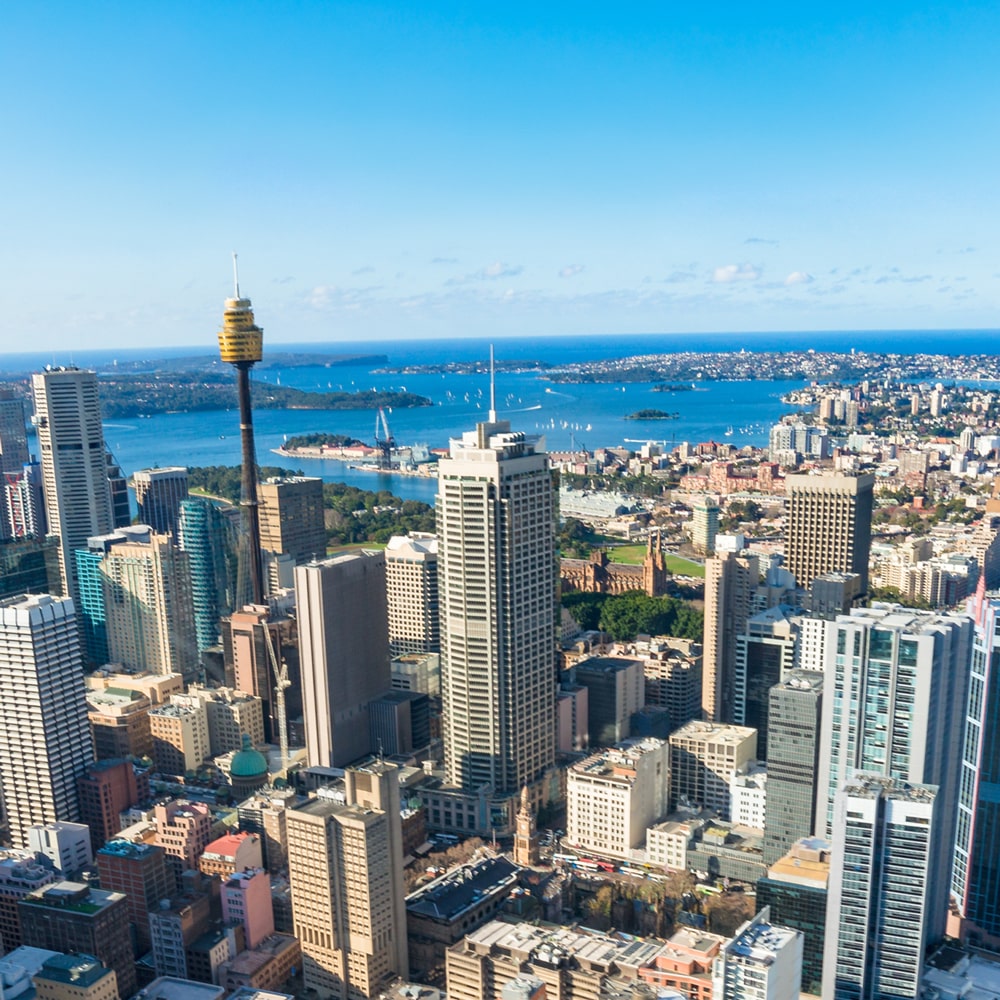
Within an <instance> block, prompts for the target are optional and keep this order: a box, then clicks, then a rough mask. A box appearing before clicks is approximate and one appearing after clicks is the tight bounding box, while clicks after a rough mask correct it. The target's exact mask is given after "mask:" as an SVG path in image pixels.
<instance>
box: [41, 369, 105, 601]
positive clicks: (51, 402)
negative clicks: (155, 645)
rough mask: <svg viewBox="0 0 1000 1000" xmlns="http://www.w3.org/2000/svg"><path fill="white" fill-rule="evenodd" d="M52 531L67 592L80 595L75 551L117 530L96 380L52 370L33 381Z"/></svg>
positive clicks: (77, 371)
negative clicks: (77, 583)
mask: <svg viewBox="0 0 1000 1000" xmlns="http://www.w3.org/2000/svg"><path fill="white" fill-rule="evenodd" d="M31 385H32V391H33V392H34V397H35V424H36V427H37V429H38V449H39V458H40V459H41V463H42V486H43V490H44V494H45V513H46V517H47V519H48V526H49V531H50V532H51V533H52V534H54V535H56V536H58V538H59V542H60V549H59V568H60V574H61V578H62V583H61V586H62V593H63V594H65V595H68V596H70V597H74V598H75V597H76V567H75V564H74V562H73V553H74V552H76V550H77V549H82V548H86V545H87V539H88V538H90V537H91V536H92V535H106V534H107V533H108V532H110V531H112V530H113V529H114V527H115V516H114V509H113V507H112V499H111V489H110V486H109V484H108V466H107V458H106V456H105V447H104V430H103V428H102V426H101V405H100V400H99V398H98V393H97V376H96V375H95V374H94V372H91V371H83V370H82V369H79V368H49V369H46V371H44V372H39V373H37V374H35V375H32V377H31Z"/></svg>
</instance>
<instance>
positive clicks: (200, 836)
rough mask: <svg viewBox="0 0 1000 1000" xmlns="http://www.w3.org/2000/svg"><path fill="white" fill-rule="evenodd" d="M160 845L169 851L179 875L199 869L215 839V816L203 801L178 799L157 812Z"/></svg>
mask: <svg viewBox="0 0 1000 1000" xmlns="http://www.w3.org/2000/svg"><path fill="white" fill-rule="evenodd" d="M153 822H154V823H155V824H156V843H157V844H158V845H159V846H160V847H162V848H163V849H164V851H166V853H167V855H168V858H167V860H168V862H169V863H170V864H171V866H172V867H173V869H174V872H175V874H177V875H178V876H179V875H180V874H181V873H182V872H185V871H188V870H189V869H194V868H197V867H198V859H199V858H200V857H201V854H202V851H204V850H205V848H206V847H207V846H208V844H209V841H210V840H211V839H212V813H211V812H210V810H209V808H208V806H206V805H205V804H204V803H203V802H186V801H184V800H182V799H181V800H176V801H174V802H168V803H167V804H166V805H159V806H156V808H155V809H154V810H153Z"/></svg>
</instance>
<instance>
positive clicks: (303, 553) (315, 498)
mask: <svg viewBox="0 0 1000 1000" xmlns="http://www.w3.org/2000/svg"><path fill="white" fill-rule="evenodd" d="M259 489H260V544H261V548H262V549H263V550H264V551H265V552H274V553H280V554H283V555H289V556H291V557H292V559H293V560H294V561H295V563H296V564H299V563H304V562H308V561H309V560H310V559H322V558H323V557H324V556H325V555H326V527H325V525H324V514H323V480H322V479H319V478H318V477H316V476H282V477H280V478H279V477H274V478H272V479H265V480H264V481H263V482H262V483H261V484H260V487H259Z"/></svg>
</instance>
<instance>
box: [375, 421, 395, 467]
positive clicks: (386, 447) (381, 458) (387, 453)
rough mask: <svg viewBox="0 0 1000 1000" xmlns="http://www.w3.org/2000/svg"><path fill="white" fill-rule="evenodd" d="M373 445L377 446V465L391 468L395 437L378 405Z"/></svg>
mask: <svg viewBox="0 0 1000 1000" xmlns="http://www.w3.org/2000/svg"><path fill="white" fill-rule="evenodd" d="M375 447H376V448H378V467H379V468H380V469H386V470H389V469H391V468H392V449H393V448H395V447H396V439H395V438H394V437H393V436H392V431H390V430H389V421H388V419H387V418H386V415H385V410H384V409H382V407H381V406H380V407H379V408H378V412H377V413H376V414H375Z"/></svg>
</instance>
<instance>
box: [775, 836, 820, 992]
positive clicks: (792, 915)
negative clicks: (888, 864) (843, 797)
mask: <svg viewBox="0 0 1000 1000" xmlns="http://www.w3.org/2000/svg"><path fill="white" fill-rule="evenodd" d="M829 881H830V844H829V841H826V840H820V839H818V838H815V837H805V838H803V839H802V840H799V841H796V843H795V844H793V845H792V849H791V850H790V851H789V852H788V854H786V855H785V856H784V857H783V858H779V859H778V860H777V861H776V862H774V864H772V865H771V867H770V868H768V870H767V874H766V875H765V876H764V878H762V879H759V880H758V882H757V906H758V907H759V908H760V909H763V908H764V907H765V906H767V907H770V910H771V919H772V920H774V922H775V923H777V924H781V925H782V926H783V927H794V928H795V929H796V930H799V931H801V932H802V983H801V990H802V992H803V993H810V994H814V995H816V996H818V995H819V993H820V990H821V989H822V982H823V949H824V941H825V940H826V897H827V887H828V883H829Z"/></svg>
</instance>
